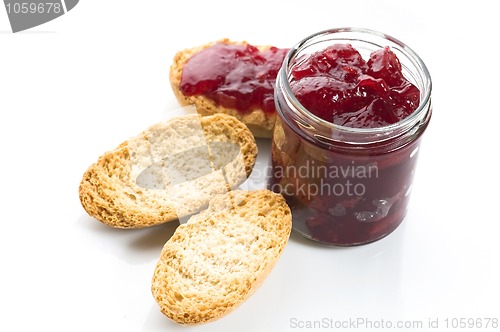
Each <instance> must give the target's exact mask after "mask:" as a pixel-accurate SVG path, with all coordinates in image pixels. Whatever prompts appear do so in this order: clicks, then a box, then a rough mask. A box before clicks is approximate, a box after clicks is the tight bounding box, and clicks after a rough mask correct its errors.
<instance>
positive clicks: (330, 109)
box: [290, 44, 420, 128]
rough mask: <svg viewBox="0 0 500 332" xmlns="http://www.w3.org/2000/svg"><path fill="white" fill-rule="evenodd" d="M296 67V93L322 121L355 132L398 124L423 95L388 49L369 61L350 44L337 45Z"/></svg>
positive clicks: (300, 62)
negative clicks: (350, 128) (404, 74)
mask: <svg viewBox="0 0 500 332" xmlns="http://www.w3.org/2000/svg"><path fill="white" fill-rule="evenodd" d="M298 62H299V63H298V64H297V65H296V66H295V67H294V68H293V69H292V77H293V81H291V83H290V85H291V87H292V92H293V93H294V95H295V96H296V97H297V99H298V100H299V102H300V103H301V104H302V105H303V106H304V107H305V108H306V109H308V110H309V111H310V112H312V113H313V114H315V115H316V116H318V117H320V118H322V119H323V120H326V121H329V122H332V123H334V124H337V125H341V126H346V127H353V128H376V127H382V126H386V125H389V124H393V123H396V122H398V121H400V120H402V119H404V118H405V117H407V116H408V115H410V114H411V113H412V112H413V111H415V109H417V107H418V105H419V102H420V91H419V90H418V88H417V87H415V86H414V85H413V84H412V83H410V82H409V81H408V80H406V79H405V77H404V76H403V73H402V68H401V63H400V62H399V60H398V58H397V57H396V55H395V54H394V53H393V52H392V51H391V50H390V49H389V47H385V48H381V49H379V50H377V51H375V52H373V53H372V54H371V55H370V59H369V60H368V61H365V60H364V59H363V58H362V57H361V55H360V54H359V52H358V51H357V50H356V49H354V48H353V47H352V46H351V45H350V44H335V45H332V46H330V47H329V48H327V49H325V50H323V51H320V52H316V53H314V54H312V55H310V56H309V57H308V58H306V59H298Z"/></svg>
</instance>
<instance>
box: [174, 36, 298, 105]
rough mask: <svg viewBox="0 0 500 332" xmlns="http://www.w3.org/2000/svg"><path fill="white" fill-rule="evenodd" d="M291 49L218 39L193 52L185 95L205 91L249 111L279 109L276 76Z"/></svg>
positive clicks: (222, 102)
mask: <svg viewBox="0 0 500 332" xmlns="http://www.w3.org/2000/svg"><path fill="white" fill-rule="evenodd" d="M287 52H288V49H279V48H276V47H270V48H269V49H267V50H265V51H262V52H261V51H259V49H257V47H255V46H252V45H249V44H247V45H239V44H236V45H235V44H224V43H218V44H215V45H213V46H211V47H209V48H206V49H204V50H202V51H200V52H198V53H196V54H195V55H193V56H192V57H191V58H190V59H189V60H188V61H187V62H186V64H185V65H184V67H183V70H182V77H181V84H180V89H181V91H182V93H183V94H184V95H187V96H193V95H204V96H206V97H208V98H210V99H212V100H214V101H215V102H216V103H217V104H219V105H221V106H223V107H226V108H234V109H237V110H239V111H241V112H248V111H250V110H252V109H255V108H260V109H262V110H264V111H265V112H269V113H271V112H275V110H276V109H275V106H274V87H275V83H276V76H277V75H278V71H279V69H280V67H281V64H282V62H283V59H284V58H285V55H286V54H287Z"/></svg>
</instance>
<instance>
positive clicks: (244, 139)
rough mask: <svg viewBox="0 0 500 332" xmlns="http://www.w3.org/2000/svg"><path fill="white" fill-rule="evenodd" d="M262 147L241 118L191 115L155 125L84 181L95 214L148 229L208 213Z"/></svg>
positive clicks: (84, 198) (85, 199) (85, 200)
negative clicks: (148, 227) (202, 211)
mask: <svg viewBox="0 0 500 332" xmlns="http://www.w3.org/2000/svg"><path fill="white" fill-rule="evenodd" d="M256 156H257V145H256V143H255V139H254V137H253V135H252V133H251V132H250V130H249V129H248V128H247V127H246V126H245V125H244V124H243V123H241V122H240V121H239V120H237V119H236V118H234V117H232V116H229V115H225V114H217V115H213V116H207V117H201V116H199V115H198V114H190V115H186V116H184V117H178V118H174V119H172V120H170V121H167V122H162V123H159V124H156V125H153V126H152V127H150V128H149V129H147V130H146V131H144V132H142V133H141V134H139V135H138V136H136V137H133V138H131V139H129V140H127V141H125V142H123V143H122V144H121V145H120V146H118V147H117V148H116V149H114V150H112V151H109V152H107V153H105V154H104V155H103V156H101V157H100V158H99V160H98V161H97V162H96V163H95V164H93V165H91V166H90V167H89V168H88V170H87V171H86V172H85V174H84V175H83V178H82V180H81V183H80V188H79V194H80V201H81V203H82V206H83V207H84V209H85V210H86V211H87V212H88V214H89V215H91V216H93V217H95V218H96V219H98V220H100V221H102V222H103V223H105V224H107V225H110V226H113V227H117V228H142V227H147V226H154V225H158V224H161V223H164V222H168V221H172V220H176V219H178V218H182V217H185V216H189V215H191V214H193V213H195V212H198V211H200V210H201V209H203V208H205V207H206V206H207V205H208V202H209V201H210V199H211V198H212V197H214V196H215V195H217V194H221V193H225V192H227V191H228V190H230V189H234V188H236V187H237V186H238V185H239V184H241V183H242V182H243V181H245V180H246V179H247V178H248V176H249V174H250V173H251V171H252V168H253V166H254V164H255V159H256Z"/></svg>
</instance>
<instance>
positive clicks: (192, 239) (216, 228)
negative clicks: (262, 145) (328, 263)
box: [151, 190, 292, 325]
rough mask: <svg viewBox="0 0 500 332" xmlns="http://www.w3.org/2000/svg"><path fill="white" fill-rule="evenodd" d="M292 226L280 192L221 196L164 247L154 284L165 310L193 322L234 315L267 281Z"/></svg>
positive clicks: (177, 318)
mask: <svg viewBox="0 0 500 332" xmlns="http://www.w3.org/2000/svg"><path fill="white" fill-rule="evenodd" d="M291 227H292V216H291V213H290V209H289V207H288V205H287V204H286V202H285V200H284V198H283V196H281V195H280V194H276V193H273V192H271V191H269V190H257V191H242V190H236V191H232V192H229V193H226V194H224V195H219V196H217V197H215V198H214V199H213V200H212V201H210V204H209V207H208V209H207V210H204V211H202V212H201V213H199V214H197V215H194V216H192V217H191V218H190V219H189V220H188V222H187V223H186V224H183V225H181V226H179V227H178V228H177V230H176V231H175V233H174V235H173V236H172V237H171V238H170V240H169V241H168V242H167V243H166V244H165V246H164V247H163V250H162V252H161V257H160V260H159V262H158V263H157V265H156V269H155V272H154V276H153V281H152V288H151V289H152V293H153V296H154V298H155V299H156V301H157V302H158V304H159V305H160V309H161V312H162V313H163V314H165V315H166V316H167V317H169V318H170V319H172V320H173V321H175V322H177V323H180V324H190V325H192V324H199V323H205V322H210V321H213V320H216V319H218V318H220V317H222V316H224V315H226V314H228V313H229V312H231V311H232V310H233V309H235V308H236V307H237V306H238V305H239V304H241V303H242V302H243V301H245V300H246V299H248V298H249V297H250V295H251V294H252V293H253V292H254V291H255V290H256V289H257V288H258V287H259V286H260V285H261V283H262V282H263V280H264V279H265V278H266V276H267V275H268V273H269V272H270V271H271V269H272V268H273V266H274V265H275V263H276V261H277V260H278V258H279V256H280V255H281V253H282V251H283V248H284V247H285V245H286V243H287V241H288V238H289V236H290V231H291Z"/></svg>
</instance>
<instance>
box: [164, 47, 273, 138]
mask: <svg viewBox="0 0 500 332" xmlns="http://www.w3.org/2000/svg"><path fill="white" fill-rule="evenodd" d="M216 43H226V44H242V45H246V44H247V42H241V43H237V42H234V41H230V40H229V39H222V40H219V41H216V42H212V43H207V44H205V45H202V46H198V47H193V48H189V49H185V50H183V51H180V52H178V53H177V54H176V55H175V57H174V60H173V63H172V65H171V66H170V84H171V85H172V90H173V91H174V94H175V96H176V97H177V100H178V101H179V103H180V104H181V105H183V106H187V105H196V108H197V110H198V112H199V113H200V114H201V115H203V116H206V115H212V114H216V113H224V114H229V115H232V116H234V117H236V118H237V119H239V120H240V121H242V122H243V123H245V124H246V125H247V126H248V128H249V129H250V130H251V131H252V133H253V134H254V136H255V137H262V138H269V137H271V136H272V129H273V127H274V122H275V120H276V112H272V113H269V112H264V110H262V109H254V110H252V111H250V112H240V111H238V110H236V109H232V108H226V107H223V106H221V105H219V104H217V103H216V102H215V101H213V100H212V99H210V98H207V97H205V96H202V95H195V96H186V95H184V94H183V93H182V91H181V90H180V84H181V77H182V68H183V66H184V64H185V63H186V62H187V61H188V60H189V58H191V57H192V56H193V55H194V54H196V53H198V52H200V51H201V50H203V49H206V48H208V47H210V46H213V45H214V44H216ZM257 48H258V49H259V50H260V51H263V50H265V49H268V48H269V46H258V47H257Z"/></svg>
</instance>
